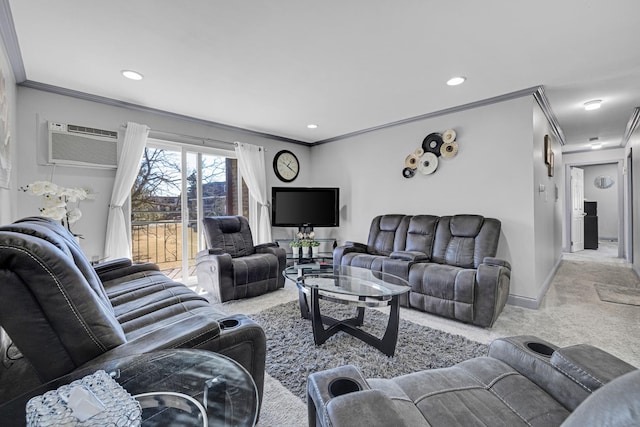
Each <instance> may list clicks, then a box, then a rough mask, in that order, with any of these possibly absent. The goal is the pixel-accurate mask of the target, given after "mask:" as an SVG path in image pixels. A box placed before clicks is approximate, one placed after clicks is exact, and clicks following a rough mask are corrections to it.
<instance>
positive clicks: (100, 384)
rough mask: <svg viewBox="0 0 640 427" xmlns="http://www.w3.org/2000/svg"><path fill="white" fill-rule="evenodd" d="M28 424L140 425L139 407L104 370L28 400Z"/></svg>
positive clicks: (38, 426) (34, 426)
mask: <svg viewBox="0 0 640 427" xmlns="http://www.w3.org/2000/svg"><path fill="white" fill-rule="evenodd" d="M26 413H27V426H28V427H32V426H33V427H36V426H37V427H41V426H59V425H65V426H106V425H114V426H140V423H141V417H142V409H141V408H140V404H139V403H138V401H137V400H136V399H134V398H133V397H132V396H131V395H130V394H129V393H128V392H127V391H126V390H125V389H124V388H122V386H120V384H118V383H117V382H116V381H115V380H113V378H111V377H110V376H109V374H107V373H106V372H105V371H102V370H100V371H97V372H96V373H94V374H92V375H87V376H86V377H84V378H81V379H79V380H76V381H73V382H72V383H71V384H67V385H64V386H62V387H60V388H58V389H57V390H51V391H48V392H46V393H45V394H43V395H40V396H36V397H34V398H32V399H30V400H29V402H27V408H26Z"/></svg>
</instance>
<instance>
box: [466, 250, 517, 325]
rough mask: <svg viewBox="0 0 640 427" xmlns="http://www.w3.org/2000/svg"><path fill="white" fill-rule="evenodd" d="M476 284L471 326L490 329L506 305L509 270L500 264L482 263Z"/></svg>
mask: <svg viewBox="0 0 640 427" xmlns="http://www.w3.org/2000/svg"><path fill="white" fill-rule="evenodd" d="M505 262H506V261H505ZM507 264H508V263H507ZM476 282H477V283H476V289H475V303H474V313H475V315H474V319H473V324H475V325H478V326H483V327H491V326H493V322H495V321H496V319H497V318H498V316H499V315H500V313H501V312H502V309H503V308H504V305H505V304H506V303H507V298H508V297H509V284H510V282H511V268H509V267H507V266H505V265H502V264H501V263H482V264H480V265H479V266H478V271H477V274H476Z"/></svg>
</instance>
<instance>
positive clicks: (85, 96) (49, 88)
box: [0, 0, 312, 146]
mask: <svg viewBox="0 0 640 427" xmlns="http://www.w3.org/2000/svg"><path fill="white" fill-rule="evenodd" d="M0 1H1V0H0ZM19 86H21V87H27V88H30V89H36V90H41V91H43V92H49V93H55V94H57V95H64V96H70V97H72V98H77V99H82V100H85V101H91V102H96V103H99V104H104V105H110V106H113V107H121V108H127V109H129V110H136V111H142V112H145V113H152V114H157V115H160V116H164V117H170V118H174V119H179V120H185V121H188V122H191V123H197V124H200V125H204V126H212V127H216V128H219V129H224V130H228V131H232V132H239V133H244V134H248V135H253V136H259V137H262V138H268V139H273V140H276V141H282V142H289V143H292V144H299V145H304V146H310V145H312V144H310V143H308V142H303V141H298V140H297V139H291V138H286V137H283V136H278V135H272V134H269V133H264V132H258V131H254V130H250V129H244V128H240V127H236V126H231V125H225V124H223V123H218V122H213V121H210V120H204V119H198V118H196V117H191V116H186V115H183V114H177V113H172V112H170V111H165V110H160V109H157V108H151V107H145V106H143V105H139V104H134V103H131V102H125V101H120V100H117V99H113V98H107V97H105V96H100V95H93V94H90V93H86V92H80V91H77V90H73V89H67V88H64V87H59V86H54V85H50V84H46V83H40V82H35V81H31V80H25V81H23V82H21V83H20V84H19Z"/></svg>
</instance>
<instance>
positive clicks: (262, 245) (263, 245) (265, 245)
mask: <svg viewBox="0 0 640 427" xmlns="http://www.w3.org/2000/svg"><path fill="white" fill-rule="evenodd" d="M279 247H280V246H278V245H276V244H275V243H260V244H259V245H255V246H254V249H255V250H256V252H262V250H263V249H265V248H279ZM283 249H284V248H283Z"/></svg>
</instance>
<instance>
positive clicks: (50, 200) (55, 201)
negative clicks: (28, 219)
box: [42, 194, 67, 208]
mask: <svg viewBox="0 0 640 427" xmlns="http://www.w3.org/2000/svg"><path fill="white" fill-rule="evenodd" d="M42 199H43V200H44V207H45V208H65V207H66V206H67V202H65V200H64V199H63V198H62V197H61V196H55V195H52V194H44V195H43V196H42Z"/></svg>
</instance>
